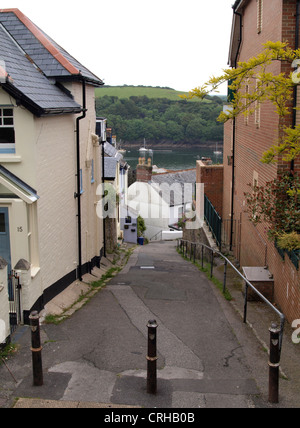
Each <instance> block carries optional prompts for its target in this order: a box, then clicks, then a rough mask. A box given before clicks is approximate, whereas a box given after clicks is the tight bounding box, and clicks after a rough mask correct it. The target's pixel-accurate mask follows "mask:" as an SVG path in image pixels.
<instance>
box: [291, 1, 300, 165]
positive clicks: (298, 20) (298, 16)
mask: <svg viewBox="0 0 300 428" xmlns="http://www.w3.org/2000/svg"><path fill="white" fill-rule="evenodd" d="M299 23H300V0H297V11H296V31H295V50H297V49H299ZM297 96H298V85H295V86H294V105H293V107H294V109H293V129H295V128H296V124H297V110H296V108H297ZM294 170H295V161H293V160H292V161H291V173H293V172H294Z"/></svg>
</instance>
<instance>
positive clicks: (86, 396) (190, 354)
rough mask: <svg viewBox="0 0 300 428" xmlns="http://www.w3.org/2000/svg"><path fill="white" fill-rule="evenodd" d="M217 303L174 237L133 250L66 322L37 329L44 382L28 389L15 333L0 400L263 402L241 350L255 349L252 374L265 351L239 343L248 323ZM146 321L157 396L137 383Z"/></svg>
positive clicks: (186, 404) (24, 357) (26, 366)
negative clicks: (153, 341)
mask: <svg viewBox="0 0 300 428" xmlns="http://www.w3.org/2000/svg"><path fill="white" fill-rule="evenodd" d="M222 300H223V297H221V296H219V292H218V291H216V290H215V289H214V286H213V285H212V284H211V283H210V281H208V280H207V279H206V277H205V276H204V275H203V274H202V273H201V272H199V270H198V269H197V268H196V267H195V266H194V265H193V264H191V263H188V262H186V261H184V260H183V259H182V257H181V256H179V255H178V254H177V252H176V249H175V246H174V243H172V242H171V243H170V242H161V243H153V244H150V245H147V246H144V247H138V248H137V249H136V250H135V251H134V253H133V255H132V256H131V258H130V260H129V263H128V265H127V266H126V267H125V269H124V270H123V271H122V272H121V273H120V274H119V275H117V276H116V277H114V278H113V279H112V281H111V282H110V283H109V284H108V286H107V287H106V288H105V289H103V290H102V291H100V292H99V293H98V294H96V295H95V296H94V297H93V298H92V299H91V300H90V301H89V302H88V303H87V304H86V305H85V306H84V307H83V308H82V309H80V310H79V311H78V312H76V313H75V314H74V315H72V317H71V318H70V319H68V320H66V321H65V322H63V323H62V324H60V325H59V326H54V325H43V326H42V340H43V342H44V348H43V367H44V386H43V387H40V388H34V387H32V373H31V352H30V349H29V346H30V331H29V328H28V327H23V328H22V329H21V330H20V331H19V333H18V334H19V338H18V342H19V343H20V350H19V352H18V353H17V354H16V355H15V356H14V357H13V358H12V359H10V360H9V367H10V370H11V371H12V373H13V374H14V376H15V377H16V379H17V381H18V383H17V384H15V383H14V382H13V380H12V378H11V376H10V375H9V373H8V371H7V370H6V369H5V367H4V366H2V367H0V379H1V381H0V406H1V400H2V404H3V403H4V402H5V400H4V399H5V397H6V398H10V402H11V400H12V399H13V398H14V397H30V398H31V399H32V398H39V399H43V400H46V401H44V403H53V401H51V402H50V401H49V400H56V403H58V405H59V404H60V405H61V406H63V405H66V403H75V404H74V406H73V407H78V406H79V405H78V403H85V404H83V407H84V406H86V403H90V406H91V407H93V406H97V405H98V406H102V405H103V404H101V405H100V404H97V403H106V404H108V405H109V404H111V405H115V406H119V405H128V406H142V407H146V408H152V407H157V408H163V407H167V408H178V407H179V408H205V407H207V408H218V407H231V408H232V407H234V408H240V407H241V408H245V407H246V408H247V407H261V406H265V404H264V403H265V401H264V398H265V397H264V394H262V395H261V391H260V390H259V389H258V386H257V385H258V384H259V383H260V381H261V379H259V381H258V382H256V380H255V378H256V376H257V374H258V373H255V371H252V369H251V361H250V360H251V359H249V355H248V352H249V349H251V350H252V351H253V352H254V353H255V356H256V358H257V359H258V361H257V362H256V363H257V364H255V366H256V369H258V370H259V368H260V367H263V366H266V364H267V355H266V353H264V352H262V350H259V346H258V344H257V343H255V339H254V338H252V339H251V338H247V337H246V338H245V340H246V341H245V342H243V341H241V337H242V336H243V335H241V334H240V330H241V329H242V328H246V327H241V321H240V319H238V318H237V316H236V315H234V314H233V312H234V311H233V310H232V309H230V308H229V306H230V305H227V303H222ZM150 319H156V320H157V322H158V325H159V327H158V330H157V334H158V353H159V360H158V369H159V370H158V393H157V395H156V396H151V395H149V394H147V393H146V381H145V377H146V371H145V369H146V364H147V363H146V355H147V327H146V324H147V322H148V320H150ZM251 340H252V341H253V342H251ZM249 341H250V342H249ZM259 376H261V374H259ZM1 397H2V398H1ZM28 403H29V404H28V406H30V405H31V406H32V407H34V406H35V405H36V402H34V401H32V400H31V401H30V402H28ZM30 403H31V404H30ZM22 406H26V401H25V404H24V401H21V402H20V407H22ZM45 407H46V404H45Z"/></svg>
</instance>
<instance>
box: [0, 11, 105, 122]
mask: <svg viewBox="0 0 300 428" xmlns="http://www.w3.org/2000/svg"><path fill="white" fill-rule="evenodd" d="M0 59H1V60H2V61H4V62H5V70H6V72H7V73H8V75H9V77H10V79H8V78H7V79H6V83H2V86H3V88H4V89H5V90H6V91H7V92H8V93H10V94H11V95H12V96H13V97H14V98H16V100H17V101H19V102H20V103H21V104H24V105H25V107H26V108H28V109H29V110H30V111H32V112H33V113H34V114H36V115H38V116H41V115H45V114H61V113H79V112H80V111H81V107H80V105H79V104H77V103H76V102H75V101H74V100H73V97H72V96H71V94H70V93H68V91H67V90H65V89H62V88H61V87H59V82H63V81H68V80H75V81H82V80H83V79H84V80H85V81H86V82H87V83H88V84H91V85H94V86H100V85H102V84H103V82H102V80H101V79H99V78H98V77H97V76H95V75H94V74H93V73H91V72H90V71H89V70H88V69H87V68H86V67H84V66H83V65H82V64H80V63H79V62H78V61H77V60H75V59H74V58H73V57H72V56H71V55H70V54H69V53H67V52H66V51H65V50H64V49H63V48H61V47H60V46H59V45H57V43H55V42H54V40H52V39H51V38H50V37H49V36H47V35H46V34H45V33H44V32H43V31H42V30H40V29H39V28H38V27H37V26H36V25H35V24H33V23H32V22H31V21H30V20H29V19H28V18H27V17H26V16H25V15H24V14H22V12H20V11H19V10H18V9H0ZM1 81H2V80H1Z"/></svg>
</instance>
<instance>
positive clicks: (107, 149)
mask: <svg viewBox="0 0 300 428" xmlns="http://www.w3.org/2000/svg"><path fill="white" fill-rule="evenodd" d="M104 153H105V154H106V155H107V156H109V157H113V158H116V159H117V161H121V160H123V155H122V154H121V153H120V152H119V151H118V150H117V149H116V148H115V147H114V146H112V145H111V144H110V143H108V142H106V143H105V144H104Z"/></svg>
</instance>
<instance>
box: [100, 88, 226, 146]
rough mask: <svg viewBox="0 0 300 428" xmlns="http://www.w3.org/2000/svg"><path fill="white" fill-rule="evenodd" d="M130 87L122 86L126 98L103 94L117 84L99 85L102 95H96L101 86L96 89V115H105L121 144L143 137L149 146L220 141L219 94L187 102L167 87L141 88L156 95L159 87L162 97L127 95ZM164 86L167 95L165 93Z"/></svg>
mask: <svg viewBox="0 0 300 428" xmlns="http://www.w3.org/2000/svg"><path fill="white" fill-rule="evenodd" d="M130 88H132V87H125V89H126V98H119V96H115V95H107V94H108V93H110V92H111V93H117V94H118V95H119V94H121V93H122V91H120V88H118V90H117V92H115V91H116V89H114V88H113V87H111V88H103V92H102V93H103V94H104V93H106V95H104V96H100V97H99V95H101V94H102V93H101V91H102V88H101V89H99V90H97V93H96V111H97V116H104V117H107V119H108V127H109V128H112V130H113V134H116V135H117V139H118V141H119V140H122V141H123V143H124V145H126V144H127V143H128V144H130V145H135V144H136V145H139V144H141V142H142V141H143V139H144V138H146V140H147V144H148V145H151V146H153V147H156V146H158V145H164V146H166V145H170V146H173V145H177V146H184V145H187V146H189V145H208V144H209V143H211V144H214V143H215V142H216V141H219V142H222V141H223V125H222V124H220V123H218V122H217V117H218V116H219V114H220V112H221V110H222V106H223V101H222V99H221V98H219V97H208V99H206V100H204V101H202V102H201V101H198V102H190V101H186V100H182V99H180V98H179V95H178V93H177V94H176V92H177V91H174V90H172V89H170V88H145V90H146V93H147V94H148V95H149V94H150V96H151V92H153V93H154V92H155V94H158V95H159V94H160V90H161V91H162V94H164V95H163V97H158V96H157V95H155V97H154V98H153V97H150V96H146V95H140V96H136V95H132V96H130ZM134 88H136V87H134ZM105 89H110V90H111V91H107V90H106V91H105ZM166 90H167V91H168V94H169V98H166V97H165V94H166ZM113 91H114V92H113ZM123 93H124V92H123ZM132 93H134V89H132ZM174 94H176V96H175V97H174ZM170 98H172V99H170Z"/></svg>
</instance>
